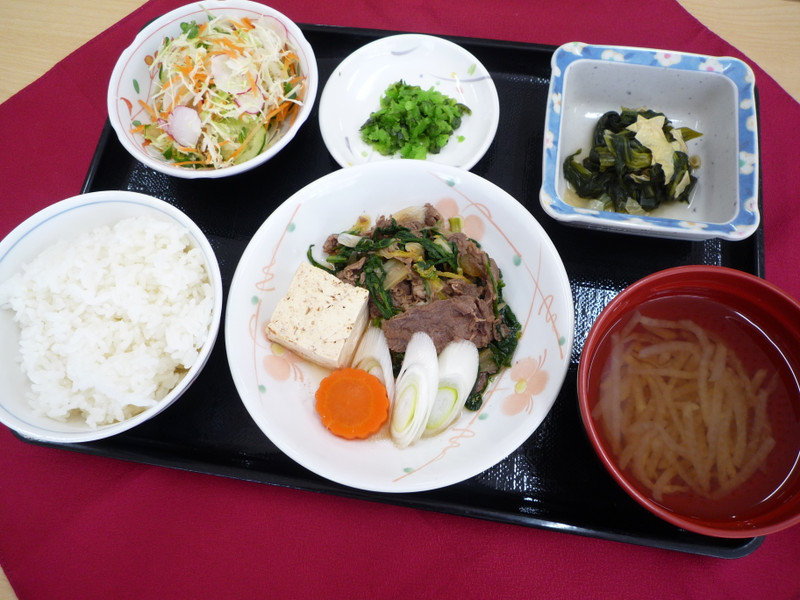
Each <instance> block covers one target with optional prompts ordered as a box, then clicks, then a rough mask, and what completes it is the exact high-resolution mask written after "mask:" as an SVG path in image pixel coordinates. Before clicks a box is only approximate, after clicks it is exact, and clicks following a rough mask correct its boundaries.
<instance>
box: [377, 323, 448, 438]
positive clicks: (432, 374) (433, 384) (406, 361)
mask: <svg viewBox="0 0 800 600" xmlns="http://www.w3.org/2000/svg"><path fill="white" fill-rule="evenodd" d="M438 383H439V362H438V358H437V356H436V346H434V345H433V340H431V338H430V336H429V335H428V334H427V333H423V332H421V331H419V332H417V333H415V334H414V335H413V336H411V339H410V340H409V342H408V345H407V346H406V354H405V357H404V358H403V364H402V366H401V367H400V373H399V375H398V376H397V381H396V382H395V391H394V403H393V405H392V419H391V425H390V427H389V431H390V432H391V435H392V439H393V440H394V441H395V443H396V444H397V445H398V446H399V447H401V448H405V447H407V446H410V445H411V444H413V443H414V442H416V441H417V440H418V439H419V438H420V437H421V436H422V433H423V431H425V425H426V424H427V423H428V418H429V417H430V414H431V408H432V407H433V401H434V399H435V398H436V390H437V388H438Z"/></svg>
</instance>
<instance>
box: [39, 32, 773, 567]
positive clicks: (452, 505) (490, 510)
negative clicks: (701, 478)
mask: <svg viewBox="0 0 800 600" xmlns="http://www.w3.org/2000/svg"><path fill="white" fill-rule="evenodd" d="M302 29H303V31H304V32H305V34H306V36H307V38H308V40H309V42H310V43H311V45H312V46H313V48H314V49H315V52H316V55H317V61H318V63H319V70H320V90H321V89H322V87H323V86H324V84H325V82H326V81H327V80H328V76H329V75H330V74H331V72H332V71H333V69H334V68H335V67H336V66H337V65H338V64H339V62H340V61H341V60H342V59H344V58H345V57H346V56H348V55H349V54H350V53H351V52H353V51H355V50H356V49H358V48H359V47H361V46H362V45H364V44H366V43H368V42H370V41H373V40H374V39H377V38H379V37H382V36H384V35H387V34H389V33H393V32H387V31H372V30H355V29H344V28H334V27H326V26H314V25H310V26H303V27H302ZM450 39H452V40H453V41H455V42H456V43H458V44H460V45H462V46H463V47H464V48H466V49H467V50H469V51H470V52H472V53H473V54H474V55H475V56H476V57H477V58H478V59H479V60H480V61H481V62H482V63H483V64H484V65H485V66H486V68H487V69H488V70H489V71H490V72H491V74H492V76H493V78H494V80H495V83H496V85H497V90H498V93H499V96H500V105H501V112H500V124H499V127H498V130H497V136H496V138H495V141H494V143H493V144H492V146H491V147H490V148H489V151H488V152H487V154H486V155H485V157H484V158H483V159H482V160H481V161H480V162H479V163H478V164H477V165H476V166H475V167H474V168H473V171H474V172H475V173H476V174H478V175H480V176H482V177H484V178H486V179H488V180H490V181H492V182H494V183H495V184H497V185H499V186H500V187H502V188H503V189H505V190H506V191H507V192H508V193H509V194H511V195H512V196H513V197H515V198H517V199H518V200H519V201H520V202H522V203H523V204H524V205H525V206H526V207H527V208H528V210H530V212H531V213H532V214H533V215H534V217H536V219H537V220H538V221H539V222H540V223H541V224H542V225H543V226H544V228H545V230H546V231H547V233H548V234H549V236H550V237H551V238H552V240H553V242H554V243H555V245H556V247H557V248H558V251H559V252H560V254H561V257H562V259H563V261H564V264H565V265H566V269H567V273H568V275H569V278H570V281H571V286H572V293H573V295H574V299H575V312H576V314H575V317H576V331H575V345H574V348H573V351H572V358H571V363H570V368H569V372H568V374H567V378H566V381H565V383H564V386H563V388H562V390H561V393H560V395H559V397H558V399H557V401H556V402H555V405H554V406H553V408H552V410H551V412H550V414H549V415H548V417H547V418H546V419H545V421H544V422H543V423H542V425H541V426H540V427H539V429H538V430H537V431H536V432H535V433H534V434H533V435H532V436H531V437H530V439H528V441H527V442H525V444H523V446H522V447H521V448H519V449H518V450H517V451H515V452H514V453H513V454H511V455H510V456H508V457H507V458H506V459H505V460H503V461H502V462H500V463H499V464H497V465H496V466H494V467H492V468H491V469H488V470H487V471H485V472H483V473H481V474H479V475H477V476H475V477H473V478H472V479H469V480H467V481H464V482H462V483H460V484H457V485H452V486H449V487H446V488H443V489H439V490H435V491H429V492H420V493H411V494H381V493H372V492H364V491H360V490H356V489H351V488H348V487H345V486H341V485H338V484H335V483H332V482H330V481H328V480H326V479H323V478H321V477H319V476H317V475H315V474H313V473H311V472H310V471H308V470H306V469H305V468H303V467H301V466H300V465H298V464H297V463H295V462H294V461H292V460H291V459H289V458H288V457H287V456H285V455H284V454H283V453H281V452H280V451H279V450H278V449H277V448H276V447H275V446H274V445H273V444H272V443H271V442H270V441H269V440H268V439H267V438H266V437H265V436H264V435H263V434H262V432H261V431H260V430H259V429H258V428H257V427H256V425H255V423H254V422H253V421H252V419H251V418H250V416H249V415H248V413H247V412H246V410H245V408H244V405H243V404H242V402H241V400H240V399H239V396H238V394H237V391H236V388H235V386H234V383H233V380H232V378H231V375H230V372H229V370H228V364H227V359H226V354H225V343H224V333H223V332H220V335H219V337H218V340H217V344H216V347H215V349H214V351H213V353H212V355H211V358H210V360H209V362H208V365H207V366H206V368H205V370H204V371H203V372H202V374H201V376H200V378H199V379H198V380H197V381H196V383H195V384H194V385H193V386H192V387H191V388H190V390H189V391H188V392H187V393H186V394H185V395H184V396H183V397H182V398H181V399H180V400H179V401H178V402H176V403H175V404H173V405H172V406H171V407H170V408H168V409H167V410H166V411H164V412H163V413H161V414H160V415H159V416H157V417H156V418H154V419H152V420H151V421H149V422H147V423H145V424H143V425H140V426H138V427H137V428H135V429H133V430H131V431H128V432H126V433H122V434H120V435H118V436H115V437H113V438H110V439H107V440H103V441H97V442H90V443H78V444H46V445H50V446H57V447H59V448H64V449H69V450H74V451H78V452H83V453H89V454H95V455H102V456H107V457H114V458H119V459H125V460H131V461H137V462H141V463H147V464H154V465H161V466H166V467H173V468H177V469H185V470H189V471H196V472H201V473H209V474H215V475H221V476H227V477H233V478H238V479H245V480H251V481H256V482H261V483H268V484H273V485H279V486H287V487H291V488H297V489H303V490H313V491H317V492H324V493H329V494H336V495H341V496H348V497H353V498H360V499H367V500H374V501H379V502H386V503H391V504H398V505H403V506H409V507H416V508H421V509H428V510H433V511H441V512H446V513H452V514H456V515H463V516H470V517H478V518H484V519H490V520H495V521H502V522H506V523H513V524H517V525H525V526H530V527H537V528H543V529H551V530H558V531H566V532H570V533H575V534H580V535H587V536H592V537H597V538H603V539H607V540H616V541H622V542H629V543H634V544H640V545H645V546H654V547H659V548H667V549H671V550H678V551H683V552H690V553H695V554H702V555H709V556H716V557H723V558H738V557H741V556H745V555H747V554H749V553H750V552H752V551H754V550H755V549H756V548H757V547H758V546H759V545H760V543H761V541H762V539H761V538H747V539H723V538H713V537H706V536H701V535H697V534H694V533H691V532H688V531H685V530H682V529H679V528H677V527H674V526H672V525H670V524H668V523H666V522H665V521H662V520H661V519H659V518H657V517H655V516H653V515H652V514H650V513H649V512H647V511H646V510H645V509H644V508H642V507H640V506H639V505H638V504H637V503H636V502H634V501H633V500H632V499H631V498H630V497H628V496H627V495H626V494H625V492H624V491H623V490H622V488H620V487H619V486H618V485H617V484H616V483H615V482H614V480H613V479H612V478H611V477H610V475H608V473H607V472H606V471H605V469H604V468H603V466H602V465H601V463H600V461H599V460H598V458H597V457H596V455H595V454H594V452H593V450H592V448H591V446H590V444H589V441H588V439H587V437H586V435H585V433H584V431H583V427H582V425H581V420H580V415H579V412H578V404H577V396H576V372H577V366H578V359H579V357H580V353H581V350H582V348H583V343H584V340H585V338H586V334H587V333H588V330H589V328H590V326H591V324H592V323H593V321H594V319H595V318H596V316H597V315H598V313H599V312H600V310H601V309H602V308H603V307H604V306H605V305H606V303H607V302H608V301H609V300H610V299H611V298H612V297H613V296H614V295H615V294H616V293H617V292H619V291H620V290H622V289H623V288H625V287H626V286H627V285H629V284H631V283H633V282H634V281H636V280H637V279H640V278H641V277H644V276H645V275H648V274H650V273H652V272H654V271H657V270H660V269H663V268H667V267H671V266H676V265H684V264H714V265H724V266H728V267H733V268H737V269H740V270H743V271H747V272H749V273H754V274H757V275H763V231H762V230H761V229H759V231H758V232H757V233H756V234H755V235H753V236H752V237H750V238H749V239H747V240H744V241H740V242H725V241H705V242H685V241H672V240H659V239H648V238H640V237H634V236H627V235H619V234H608V233H603V232H596V231H590V230H585V229H577V228H572V227H568V226H565V225H562V224H560V223H557V222H555V221H554V220H552V219H551V218H550V217H548V216H547V215H545V214H544V212H543V211H542V209H541V207H540V206H539V200H538V195H539V187H540V184H541V164H542V155H541V153H542V139H543V124H544V111H545V105H546V96H547V90H548V85H549V79H550V57H551V55H552V52H553V50H554V49H553V48H552V47H546V46H539V45H531V44H522V43H510V42H500V41H489V40H476V39H465V38H450ZM338 168H339V167H338V165H337V164H336V163H335V162H334V160H333V159H332V158H331V156H330V155H329V153H328V151H327V149H326V148H325V145H324V144H323V142H322V138H321V135H320V131H319V125H318V116H317V112H316V110H315V111H314V113H313V114H312V115H311V116H310V118H309V120H308V122H307V123H306V124H305V125H304V126H303V128H302V129H301V131H300V133H299V134H298V136H297V138H296V139H295V140H294V141H292V142H291V143H290V144H289V145H288V147H287V148H285V149H284V150H283V151H282V152H281V153H280V154H279V155H278V156H277V157H275V158H273V159H272V160H270V161H269V162H267V163H266V164H265V165H263V166H262V167H259V168H257V169H255V170H253V171H250V172H248V173H245V174H242V175H237V176H236V177H231V178H224V179H212V180H204V181H190V180H183V179H176V178H171V177H168V176H166V175H162V174H160V173H157V172H155V171H153V170H151V169H148V168H147V167H145V166H143V165H141V164H140V163H138V162H137V161H136V160H134V159H133V158H131V156H130V155H129V154H128V153H127V152H126V151H125V150H124V149H123V148H122V146H121V145H120V144H119V142H118V141H117V138H116V136H115V135H114V134H113V131H112V130H111V128H110V126H109V125H108V124H106V127H105V129H104V131H103V133H102V137H101V139H100V142H99V145H98V148H97V152H96V154H95V157H94V160H93V161H92V164H91V168H90V170H89V172H88V175H87V178H86V182H85V185H84V190H83V191H84V192H90V191H98V190H109V189H120V190H131V191H138V192H143V193H147V194H150V195H153V196H156V197H159V198H161V199H163V200H165V201H167V202H170V203H171V204H174V205H175V206H177V207H179V208H180V209H182V210H184V211H185V212H186V213H188V214H189V215H190V216H191V217H192V219H194V221H195V222H196V223H197V224H198V225H199V227H200V228H201V229H202V230H203V231H204V233H205V234H206V235H207V236H208V238H209V240H210V242H211V245H212V246H213V248H214V250H215V252H216V253H217V257H218V260H219V263H220V268H221V270H222V277H223V286H224V288H225V289H226V290H227V289H228V287H229V285H230V281H231V278H232V276H233V272H234V270H235V268H236V265H237V262H238V260H239V258H240V256H241V254H242V252H243V251H244V248H245V246H246V245H247V243H248V242H249V240H250V238H251V236H252V235H253V234H254V233H255V231H256V229H257V228H258V227H259V226H260V225H261V223H262V222H263V221H264V220H265V219H266V218H267V216H269V214H270V213H271V212H272V211H273V210H274V209H275V208H276V207H277V206H278V205H279V204H280V203H281V202H282V201H284V200H285V199H286V198H288V197H289V196H290V195H292V194H293V193H294V192H295V191H297V190H299V189H300V188H301V187H302V186H304V185H305V184H307V183H309V182H311V181H313V180H315V179H317V178H319V177H320V176H322V175H324V174H326V173H329V172H331V171H334V170H336V169H338Z"/></svg>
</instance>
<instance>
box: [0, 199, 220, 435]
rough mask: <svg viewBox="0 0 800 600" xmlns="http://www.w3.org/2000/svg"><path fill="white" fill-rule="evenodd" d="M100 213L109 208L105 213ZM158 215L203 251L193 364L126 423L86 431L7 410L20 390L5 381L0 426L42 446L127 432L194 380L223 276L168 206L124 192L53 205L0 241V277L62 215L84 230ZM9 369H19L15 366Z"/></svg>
mask: <svg viewBox="0 0 800 600" xmlns="http://www.w3.org/2000/svg"><path fill="white" fill-rule="evenodd" d="M104 209H107V210H108V214H107V215H106V214H105V212H104ZM80 212H85V214H84V215H81V216H80V217H77V216H76V215H77V214H78V213H80ZM159 213H160V214H162V215H163V217H164V218H165V219H167V220H172V221H175V222H177V223H179V224H180V225H181V226H183V227H185V228H186V229H187V230H188V232H189V234H190V235H191V237H192V239H193V241H194V243H196V244H197V246H198V247H199V248H200V250H201V251H202V252H203V255H204V257H205V260H206V267H207V269H208V271H209V279H210V281H211V284H212V288H213V291H212V293H213V294H214V306H213V309H212V315H211V323H210V324H209V331H208V336H207V338H206V342H205V344H204V345H203V347H202V348H201V349H200V352H199V354H198V357H197V360H196V361H195V363H194V365H193V366H192V367H191V368H190V369H189V371H188V372H187V373H186V375H184V377H183V379H182V380H181V381H180V382H179V383H178V385H177V386H176V387H175V388H174V389H173V390H172V391H170V392H169V394H167V395H166V396H165V397H164V398H163V399H161V401H159V402H158V403H157V404H156V405H155V406H152V407H150V408H148V409H147V410H145V411H143V412H141V413H139V414H138V415H136V416H134V417H131V418H130V419H127V420H125V421H121V422H117V423H113V424H109V425H103V426H98V427H97V428H95V429H92V428H90V427H89V426H88V425H87V426H85V427H78V426H73V425H70V426H66V425H65V426H61V424H60V423H59V422H58V421H55V420H53V421H52V426H47V425H45V423H48V422H49V420H48V419H46V418H45V417H34V415H33V411H32V409H29V408H27V409H25V408H20V409H12V408H9V406H10V404H11V402H9V400H10V398H9V397H10V395H12V394H17V393H18V392H19V389H18V388H17V387H16V384H15V383H14V382H11V383H9V382H7V381H6V382H4V384H3V396H2V397H0V422H1V423H3V424H4V425H6V426H7V427H9V428H10V429H12V430H14V431H15V432H17V433H18V434H19V435H21V436H23V437H25V438H29V439H32V440H38V441H44V442H52V443H74V442H87V441H94V440H99V439H104V438H107V437H110V436H113V435H116V434H118V433H122V432H123V431H127V430H129V429H131V428H133V427H135V426H136V425H139V424H140V423H142V422H144V421H147V420H148V419H151V418H152V417H154V416H155V415H157V414H158V413H160V412H161V411H163V410H164V409H165V408H167V407H168V406H169V405H171V404H172V403H173V402H174V401H175V400H177V399H178V398H179V397H180V396H181V395H182V394H183V393H184V392H185V391H186V390H187V389H188V387H189V386H190V385H191V384H192V382H193V381H194V380H195V379H196V378H197V376H198V375H199V374H200V372H201V371H202V369H203V367H204V366H205V364H206V362H207V360H208V358H209V356H210V354H211V351H212V349H213V347H214V344H215V341H216V338H217V335H218V333H219V327H220V323H221V317H222V294H223V292H222V277H221V274H220V269H219V263H218V262H217V259H216V256H215V254H214V251H213V249H212V247H211V244H210V243H209V241H208V239H207V238H206V236H205V235H204V234H203V232H202V231H201V230H200V228H199V227H198V226H197V224H195V223H194V222H193V221H191V219H189V218H188V217H187V216H186V215H185V214H184V213H183V212H182V211H181V210H179V209H178V208H176V207H174V206H172V205H171V204H168V203H167V202H164V201H163V200H159V199H157V198H154V197H152V196H148V195H145V194H140V193H137V192H128V191H99V192H91V193H87V194H81V195H78V196H73V197H71V198H67V199H65V200H61V201H59V202H56V203H54V204H52V205H50V206H48V207H46V208H44V209H42V210H41V211H39V212H37V213H36V214H34V215H32V216H31V217H29V218H27V219H26V220H25V221H23V222H22V223H21V224H20V225H18V226H17V227H16V228H15V229H14V230H12V231H11V232H10V233H9V234H8V235H7V236H6V237H5V238H4V239H3V240H2V241H0V274H2V276H3V278H5V276H6V275H8V276H10V275H12V274H13V273H16V272H17V271H18V270H19V268H21V265H22V264H23V263H24V262H27V261H28V260H30V259H31V258H33V257H34V256H36V255H37V254H39V252H40V251H41V250H43V249H44V248H45V247H47V246H49V245H50V243H51V242H50V241H42V239H41V238H40V237H39V238H37V231H38V232H39V233H38V236H41V235H43V234H42V231H43V230H44V231H46V232H47V234H48V235H52V233H53V232H54V231H55V229H56V228H57V227H58V225H57V223H58V220H59V219H60V218H63V217H67V218H69V219H71V220H70V224H69V225H68V226H72V227H74V226H75V223H76V222H80V223H81V224H83V223H88V224H87V225H85V227H86V230H88V229H90V228H92V227H94V226H96V225H100V224H112V223H114V222H116V221H118V220H120V219H122V218H125V217H130V216H137V215H142V214H159ZM76 233H77V231H76V230H75V229H74V228H73V229H70V231H69V232H68V233H67V234H66V235H70V234H76ZM50 239H52V238H50ZM2 312H3V313H7V314H3V315H1V316H2V319H3V325H4V326H6V325H7V323H6V322H11V319H12V317H11V313H10V311H8V310H6V309H3V310H2ZM4 339H7V338H4ZM2 351H3V359H4V360H8V359H9V358H10V357H16V356H17V353H18V351H17V349H16V347H14V348H4V349H3V350H2ZM4 368H5V367H4ZM14 368H15V369H18V367H17V366H15V367H14ZM17 400H19V402H18V403H17V404H18V405H20V406H25V407H27V403H26V402H25V401H24V400H21V399H17Z"/></svg>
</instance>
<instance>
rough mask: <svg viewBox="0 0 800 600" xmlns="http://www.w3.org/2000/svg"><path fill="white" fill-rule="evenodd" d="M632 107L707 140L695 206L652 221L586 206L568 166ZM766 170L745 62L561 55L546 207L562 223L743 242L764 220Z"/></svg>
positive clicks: (555, 61)
mask: <svg viewBox="0 0 800 600" xmlns="http://www.w3.org/2000/svg"><path fill="white" fill-rule="evenodd" d="M622 107H626V108H642V107H644V108H649V109H652V110H655V111H658V112H662V113H664V114H665V115H666V116H667V118H668V119H670V121H672V123H673V125H674V126H676V127H681V126H687V127H690V128H692V129H694V130H696V131H699V132H701V133H702V134H703V135H702V136H701V137H699V138H697V139H694V140H691V141H690V142H689V143H688V146H689V154H690V156H692V155H696V156H698V157H699V158H700V167H699V168H698V169H696V170H695V175H696V176H697V179H698V181H697V185H696V187H695V189H694V190H693V192H692V196H691V198H690V202H689V203H688V204H686V203H683V202H680V203H672V204H671V205H669V206H663V205H662V206H661V207H659V208H658V209H656V210H654V211H653V212H652V213H650V214H649V215H647V216H640V215H628V214H621V213H615V212H609V211H602V210H592V209H589V208H586V207H585V206H581V202H580V199H578V198H577V196H576V195H575V194H574V192H572V190H571V188H569V186H568V184H567V181H566V179H565V178H564V175H563V163H564V160H565V159H566V158H567V157H568V156H570V155H571V154H573V153H574V152H576V151H577V150H578V149H579V148H580V149H583V152H582V154H581V155H580V156H579V157H578V158H579V160H582V159H583V157H585V156H587V154H588V152H589V149H590V147H591V136H592V131H593V129H594V126H595V124H596V123H597V120H598V119H599V118H600V116H601V115H602V114H603V113H605V112H607V111H609V110H614V111H619V110H620V109H621V108H622ZM758 170H759V156H758V120H757V110H756V98H755V77H754V75H753V71H752V69H750V67H749V66H748V65H747V64H746V63H744V62H742V61H741V60H739V59H736V58H729V57H714V56H703V55H698V54H689V53H685V52H674V51H665V50H653V49H649V48H630V47H622V46H602V45H589V44H583V43H578V42H573V43H569V44H564V45H563V46H561V47H559V48H558V49H556V51H555V53H554V54H553V58H552V77H551V80H550V91H549V95H548V99H547V109H546V113H545V135H544V149H543V172H542V188H541V192H540V202H541V205H542V207H543V208H544V210H545V211H546V212H547V214H549V215H550V216H551V217H553V218H554V219H557V220H559V221H563V222H564V223H567V224H570V225H577V226H582V227H588V228H593V229H600V230H606V231H615V232H621V233H631V234H638V235H644V236H655V237H664V238H676V239H687V240H703V239H709V238H722V239H726V240H734V241H735V240H742V239H745V238H747V237H748V236H750V235H752V234H753V233H754V232H755V231H756V229H757V228H758V225H759V222H760V214H759V206H758V202H759V183H758ZM568 188H569V189H568ZM570 192H572V194H571V198H572V199H569V198H570Z"/></svg>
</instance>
